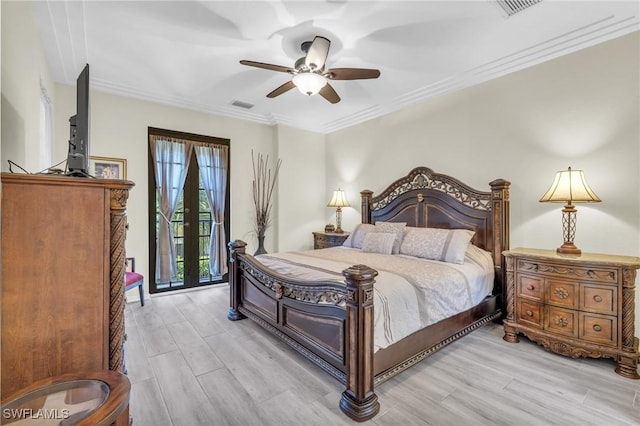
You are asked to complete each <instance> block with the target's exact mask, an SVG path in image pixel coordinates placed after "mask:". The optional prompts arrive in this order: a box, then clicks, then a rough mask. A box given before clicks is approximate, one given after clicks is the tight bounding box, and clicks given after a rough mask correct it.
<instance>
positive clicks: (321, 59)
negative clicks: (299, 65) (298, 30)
mask: <svg viewBox="0 0 640 426" xmlns="http://www.w3.org/2000/svg"><path fill="white" fill-rule="evenodd" d="M329 46H331V42H330V41H329V39H327V38H324V37H320V36H316V37H315V38H314V39H313V43H311V46H310V47H309V51H308V52H307V56H305V58H304V63H305V65H306V66H307V67H309V69H311V71H314V70H321V69H322V67H324V63H325V62H326V60H327V55H329Z"/></svg>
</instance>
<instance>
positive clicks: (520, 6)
mask: <svg viewBox="0 0 640 426" xmlns="http://www.w3.org/2000/svg"><path fill="white" fill-rule="evenodd" d="M496 1H497V3H498V4H499V5H500V7H501V8H502V9H503V10H504V11H505V12H507V15H509V16H512V15H515V14H516V13H518V12H522V11H523V10H525V9H528V8H530V7H531V6H533V5H535V4H538V3H540V2H541V1H542V0H496Z"/></svg>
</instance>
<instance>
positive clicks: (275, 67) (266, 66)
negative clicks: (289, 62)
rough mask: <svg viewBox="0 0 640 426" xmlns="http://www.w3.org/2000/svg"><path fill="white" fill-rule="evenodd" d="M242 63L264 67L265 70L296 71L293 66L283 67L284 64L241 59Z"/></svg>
mask: <svg viewBox="0 0 640 426" xmlns="http://www.w3.org/2000/svg"><path fill="white" fill-rule="evenodd" d="M240 63H241V64H242V65H248V66H250V67H256V68H263V69H265V70H271V71H278V72H288V73H292V72H295V70H294V69H293V68H289V67H283V66H282V65H273V64H265V63H264V62H255V61H246V60H244V59H243V60H242V61H240Z"/></svg>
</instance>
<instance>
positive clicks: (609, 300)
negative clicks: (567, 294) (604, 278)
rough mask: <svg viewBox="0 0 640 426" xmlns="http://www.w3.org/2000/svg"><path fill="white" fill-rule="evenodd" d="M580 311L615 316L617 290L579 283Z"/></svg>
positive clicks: (611, 287)
mask: <svg viewBox="0 0 640 426" xmlns="http://www.w3.org/2000/svg"><path fill="white" fill-rule="evenodd" d="M580 309H581V310H585V311H589V312H595V313H598V314H605V315H617V314H618V288H617V287H614V286H605V285H596V284H585V283H581V285H580Z"/></svg>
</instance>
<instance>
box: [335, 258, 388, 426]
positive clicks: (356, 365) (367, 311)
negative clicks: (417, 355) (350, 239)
mask: <svg viewBox="0 0 640 426" xmlns="http://www.w3.org/2000/svg"><path fill="white" fill-rule="evenodd" d="M342 274H343V275H344V277H345V281H346V283H347V303H346V336H345V353H346V358H345V363H346V374H347V377H346V382H347V383H346V385H347V389H346V390H345V391H344V392H342V398H340V409H341V410H342V411H343V412H344V413H345V414H346V415H347V416H349V417H351V418H352V419H353V420H355V421H358V422H363V421H365V420H368V419H370V418H372V417H373V416H375V415H376V414H377V413H378V411H379V410H380V403H379V402H378V396H377V395H376V394H375V393H374V391H373V283H374V282H375V280H374V278H375V277H376V276H377V275H378V272H377V271H375V270H374V269H371V268H369V267H368V266H365V265H355V266H352V267H350V268H348V269H345V270H344V271H343V272H342Z"/></svg>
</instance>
